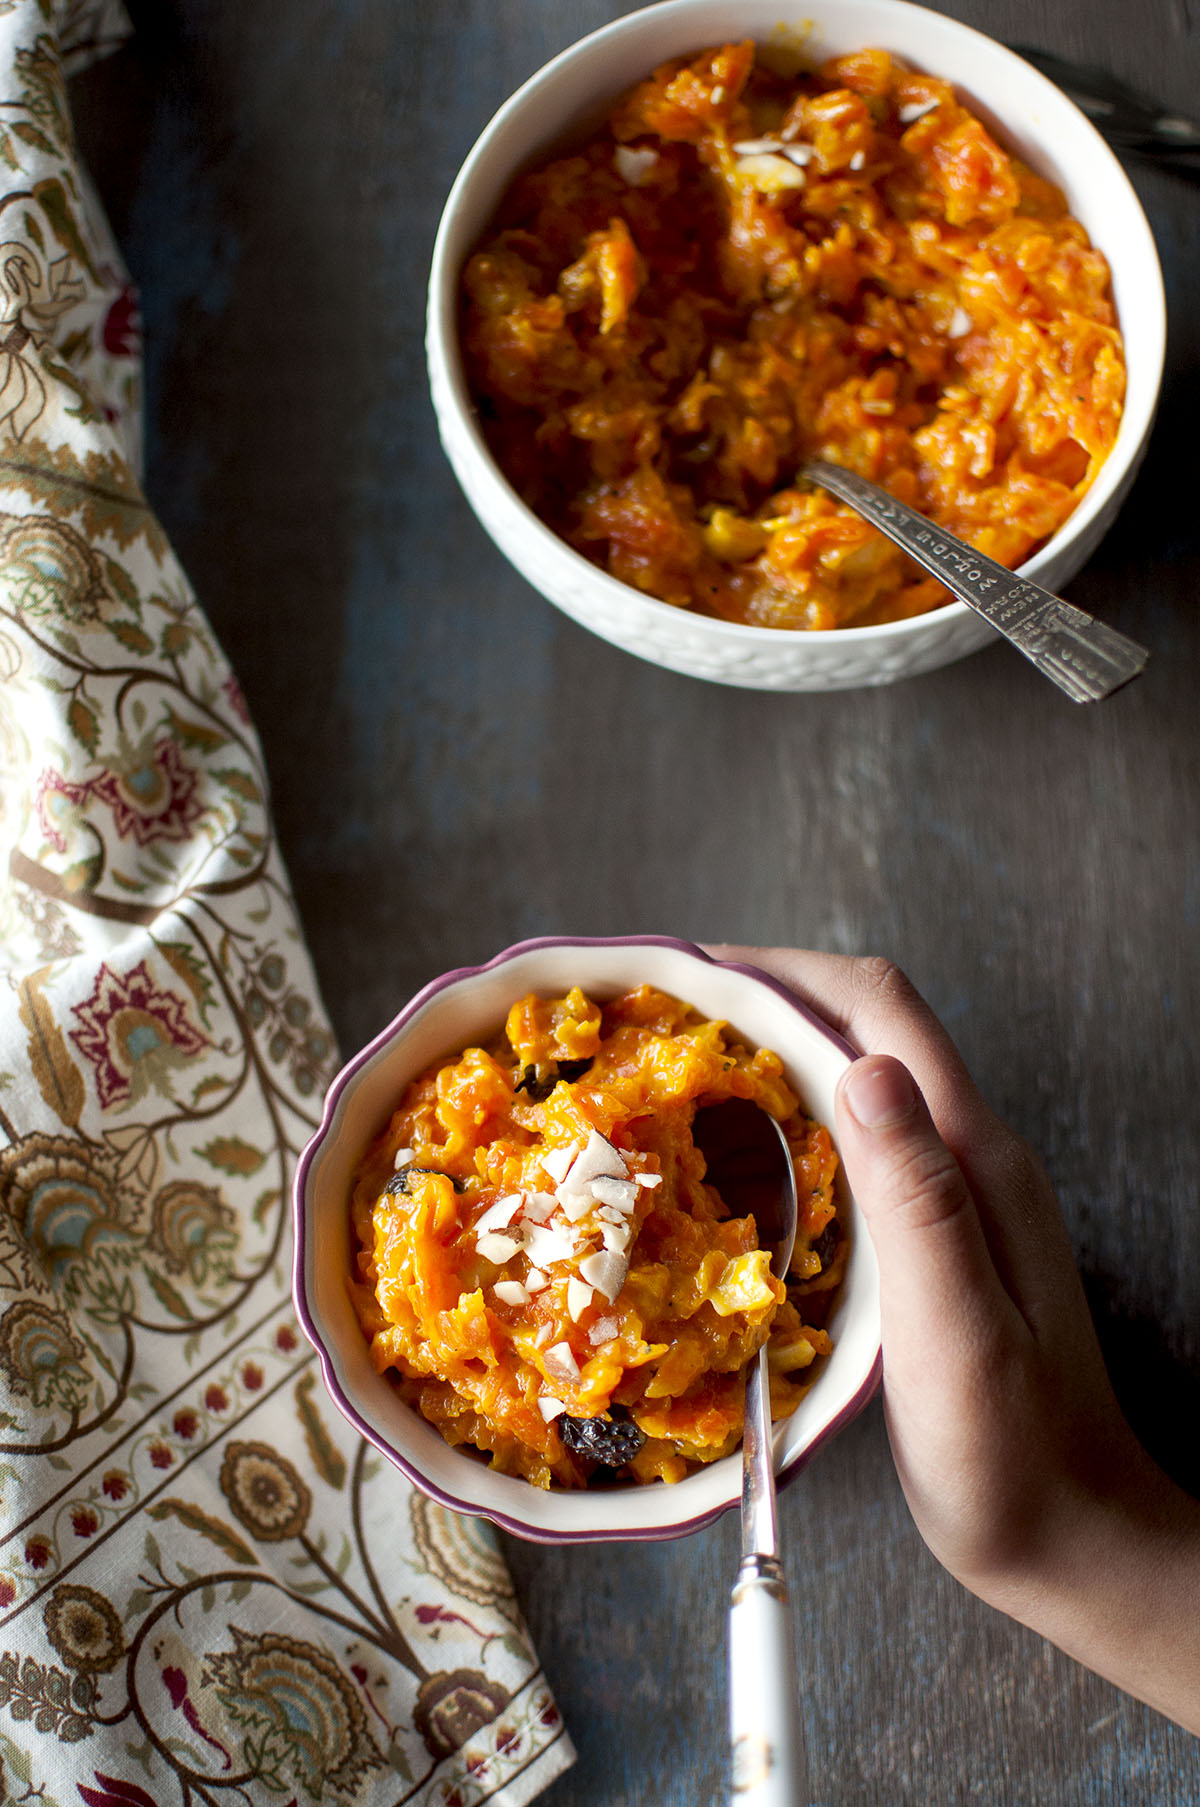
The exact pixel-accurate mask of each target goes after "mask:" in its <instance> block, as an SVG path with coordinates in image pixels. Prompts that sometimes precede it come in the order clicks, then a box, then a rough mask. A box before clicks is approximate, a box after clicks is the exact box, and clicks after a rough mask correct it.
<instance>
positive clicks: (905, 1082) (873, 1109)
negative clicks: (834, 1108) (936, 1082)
mask: <svg viewBox="0 0 1200 1807" xmlns="http://www.w3.org/2000/svg"><path fill="white" fill-rule="evenodd" d="M842 1090H843V1095H844V1097H845V1100H846V1103H847V1104H848V1105H849V1106H850V1112H851V1115H852V1116H853V1117H854V1119H855V1121H856V1122H857V1123H859V1124H861V1126H862V1127H863V1129H890V1128H893V1127H894V1126H895V1125H896V1124H898V1123H903V1122H905V1121H906V1120H907V1119H908V1118H909V1117H911V1116H912V1114H913V1111H914V1110H915V1109H916V1107H917V1089H916V1087H915V1086H914V1084H913V1082H912V1080H911V1079H910V1078H909V1075H908V1072H907V1070H906V1068H904V1067H902V1066H901V1065H900V1062H899V1061H898V1060H884V1061H876V1060H860V1061H858V1062H857V1063H856V1064H855V1065H854V1066H852V1067H851V1069H850V1071H849V1073H848V1074H847V1075H846V1079H845V1082H844V1085H843V1088H842Z"/></svg>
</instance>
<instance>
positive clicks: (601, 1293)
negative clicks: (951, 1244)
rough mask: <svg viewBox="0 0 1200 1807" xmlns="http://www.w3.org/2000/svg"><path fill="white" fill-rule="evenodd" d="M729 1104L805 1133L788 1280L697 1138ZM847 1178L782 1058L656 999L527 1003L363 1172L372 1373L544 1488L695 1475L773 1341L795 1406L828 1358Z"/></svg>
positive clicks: (417, 1105)
mask: <svg viewBox="0 0 1200 1807" xmlns="http://www.w3.org/2000/svg"><path fill="white" fill-rule="evenodd" d="M726 1098H748V1099H752V1100H753V1101H754V1102H755V1103H757V1104H759V1105H760V1106H762V1107H763V1108H764V1109H765V1110H766V1111H768V1112H769V1113H770V1114H771V1115H772V1116H773V1117H775V1118H776V1119H777V1120H778V1121H779V1122H780V1123H782V1124H783V1125H784V1128H785V1131H786V1134H787V1138H788V1143H789V1146H790V1148H791V1151H792V1157H793V1160H794V1162H795V1167H796V1175H797V1181H798V1186H799V1196H800V1221H799V1225H798V1230H797V1237H796V1249H795V1254H794V1256H793V1260H792V1267H791V1272H790V1274H789V1278H788V1282H787V1285H786V1286H785V1285H784V1283H783V1282H781V1281H779V1280H777V1279H775V1278H774V1276H773V1275H772V1273H771V1267H770V1256H769V1253H768V1252H767V1251H766V1250H764V1249H761V1248H759V1246H758V1239H757V1234H756V1230H755V1224H754V1219H753V1218H752V1217H745V1218H733V1217H731V1216H730V1215H729V1213H728V1211H727V1210H726V1208H725V1206H724V1204H723V1203H722V1201H721V1198H720V1196H719V1194H718V1193H717V1192H716V1190H715V1189H714V1187H712V1186H711V1185H709V1184H708V1183H706V1180H705V1161H704V1156H703V1155H702V1154H701V1152H700V1150H699V1149H698V1148H697V1147H696V1146H695V1144H694V1142H693V1140H692V1128H691V1126H692V1120H693V1117H694V1115H695V1112H696V1109H697V1107H698V1105H704V1104H712V1103H717V1102H719V1101H721V1100H723V1099H726ZM836 1168H837V1157H836V1155H835V1154H834V1152H833V1147H832V1144H831V1142H830V1139H829V1133H828V1131H827V1130H825V1129H823V1128H822V1127H821V1126H820V1125H819V1124H817V1123H814V1122H813V1121H811V1120H810V1119H809V1118H807V1117H806V1116H805V1115H804V1114H803V1112H802V1111H801V1109H800V1105H799V1100H798V1099H797V1097H796V1095H795V1093H794V1092H793V1091H792V1090H791V1089H790V1088H789V1086H788V1084H787V1082H786V1080H785V1079H784V1076H783V1067H782V1063H781V1062H780V1060H779V1058H778V1056H777V1055H775V1054H772V1053H770V1052H768V1051H767V1050H765V1049H759V1050H758V1051H756V1052H753V1051H751V1050H750V1049H748V1048H746V1047H744V1046H743V1045H742V1044H741V1043H740V1042H738V1041H737V1040H736V1039H735V1038H734V1036H733V1035H732V1034H731V1032H730V1030H729V1028H728V1025H727V1024H724V1023H720V1022H708V1021H706V1020H705V1019H704V1018H703V1017H701V1016H700V1015H698V1013H697V1012H696V1011H695V1010H693V1009H692V1008H691V1007H690V1006H689V1005H687V1004H684V1003H681V1002H680V1001H679V1000H678V999H677V998H673V997H669V996H668V995H667V994H666V993H664V992H661V991H656V990H654V989H652V988H651V987H649V986H641V987H639V988H638V989H636V990H634V991H630V992H627V993H626V994H625V995H624V996H623V997H619V998H617V999H616V1000H615V1001H614V1002H612V1003H609V1004H606V1005H604V1006H603V1007H601V1006H600V1005H598V1004H595V1003H593V1002H592V1001H591V999H589V998H588V997H586V996H585V995H584V994H583V992H581V991H579V990H571V991H569V992H568V993H567V995H566V996H565V997H562V998H540V997H536V996H533V995H530V996H528V997H525V998H522V999H521V1001H520V1002H519V1003H517V1004H514V1006H513V1007H512V1009H511V1011H510V1012H509V1016H508V1021H507V1024H506V1027H505V1033H504V1036H503V1038H502V1039H501V1040H499V1041H497V1042H496V1043H495V1044H494V1045H493V1046H492V1047H490V1048H486V1049H485V1048H467V1049H466V1050H465V1051H464V1052H463V1053H462V1054H460V1055H457V1056H454V1057H452V1058H450V1059H448V1060H447V1061H445V1062H444V1063H442V1064H440V1065H438V1066H436V1067H433V1068H431V1069H430V1070H429V1071H428V1072H427V1073H425V1074H423V1075H422V1077H421V1078H419V1079H417V1080H415V1081H414V1082H413V1083H412V1085H410V1086H409V1087H408V1089H407V1091H406V1092H405V1094H404V1097H403V1099H402V1100H401V1102H400V1107H399V1109H398V1110H397V1111H396V1113H395V1115H394V1117H393V1118H392V1120H391V1123H390V1124H389V1125H388V1128H387V1130H386V1131H385V1132H384V1134H383V1135H382V1136H381V1137H380V1139H379V1140H378V1142H377V1143H376V1144H375V1146H374V1147H373V1148H372V1149H371V1151H370V1153H369V1154H368V1156H367V1157H366V1159H365V1160H364V1161H363V1163H362V1165H361V1167H360V1168H359V1171H358V1174H357V1177H356V1181H355V1186H354V1192H353V1201H352V1212H353V1220H354V1227H355V1230H356V1232H357V1235H358V1241H359V1256H358V1266H359V1274H360V1279H359V1281H358V1282H357V1283H355V1284H354V1285H353V1295H354V1301H355V1306H356V1309H357V1311H358V1315H359V1318H360V1320H361V1322H362V1325H363V1329H364V1331H365V1333H366V1335H367V1337H368V1338H369V1339H370V1344H371V1356H372V1360H373V1361H374V1364H375V1367H376V1369H377V1370H378V1371H379V1372H381V1373H383V1372H385V1371H387V1370H388V1369H395V1370H397V1371H398V1374H399V1376H400V1383H399V1384H400V1387H401V1391H402V1393H403V1395H404V1397H405V1398H406V1399H407V1400H408V1401H409V1402H410V1403H411V1404H413V1405H414V1406H416V1407H417V1408H418V1409H419V1410H420V1411H421V1412H422V1413H423V1414H424V1416H425V1417H426V1418H427V1419H428V1420H429V1421H430V1423H432V1424H434V1425H436V1427H437V1428H438V1430H439V1431H441V1433H442V1435H443V1436H444V1437H445V1438H446V1439H447V1441H448V1442H450V1443H455V1444H474V1445H475V1446H476V1447H477V1448H478V1449H480V1450H482V1451H486V1452H487V1453H488V1454H489V1455H490V1456H491V1460H492V1465H493V1466H494V1467H496V1468H499V1469H501V1470H502V1471H504V1472H505V1473H508V1474H515V1475H522V1476H524V1478H525V1479H526V1480H528V1481H531V1482H532V1483H533V1484H534V1485H535V1486H538V1487H549V1486H550V1485H551V1484H554V1483H557V1484H558V1485H560V1486H563V1487H580V1486H584V1485H586V1483H587V1481H588V1480H589V1478H590V1477H591V1476H592V1474H594V1473H595V1472H596V1471H597V1470H598V1469H599V1470H600V1471H601V1472H603V1473H608V1474H610V1475H611V1474H616V1475H617V1476H619V1477H620V1478H625V1479H632V1480H636V1481H654V1480H664V1481H676V1480H679V1479H681V1478H682V1477H683V1476H684V1475H685V1474H687V1473H688V1472H689V1470H690V1468H691V1467H692V1466H693V1465H694V1464H696V1463H701V1462H712V1461H715V1460H716V1459H717V1458H718V1457H720V1456H724V1455H727V1454H728V1453H729V1452H730V1451H731V1450H732V1449H734V1448H735V1447H736V1445H737V1444H738V1442H739V1440H740V1438H741V1434H742V1422H743V1404H744V1389H745V1370H746V1364H747V1362H748V1361H749V1360H750V1359H751V1357H752V1356H754V1355H755V1354H756V1353H757V1351H758V1350H759V1349H760V1348H761V1346H762V1345H763V1343H767V1344H768V1359H769V1363H770V1371H771V1410H772V1413H773V1415H774V1416H775V1417H777V1418H778V1417H782V1416H786V1414H788V1413H789V1412H791V1411H792V1410H793V1409H794V1408H795V1406H796V1405H797V1404H798V1402H799V1400H800V1399H801V1398H802V1397H803V1395H804V1393H805V1391H806V1390H807V1387H808V1385H809V1384H810V1383H811V1380H812V1374H811V1373H810V1372H809V1370H810V1369H811V1367H812V1364H813V1362H814V1361H815V1359H816V1358H817V1356H819V1355H824V1354H827V1353H828V1352H829V1349H830V1342H829V1336H828V1333H827V1331H826V1330H825V1329H824V1328H823V1327H822V1326H823V1323H824V1319H825V1316H826V1313H827V1310H828V1307H829V1303H830V1301H831V1299H832V1296H833V1292H834V1289H835V1288H836V1287H837V1285H838V1284H839V1282H840V1279H841V1276H842V1271H843V1269H844V1266H845V1256H846V1248H845V1243H844V1242H843V1240H842V1238H841V1235H840V1230H839V1224H838V1218H837V1212H836V1203H835V1199H834V1187H833V1182H834V1175H835V1172H836Z"/></svg>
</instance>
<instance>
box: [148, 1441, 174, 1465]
mask: <svg viewBox="0 0 1200 1807" xmlns="http://www.w3.org/2000/svg"><path fill="white" fill-rule="evenodd" d="M174 1460H175V1457H174V1456H173V1455H172V1453H171V1451H170V1450H169V1449H168V1448H167V1446H166V1444H165V1443H152V1444H151V1445H150V1461H151V1463H152V1465H153V1466H154V1467H155V1468H170V1466H171V1464H172V1462H173V1461H174Z"/></svg>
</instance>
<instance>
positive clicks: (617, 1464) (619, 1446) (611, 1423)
mask: <svg viewBox="0 0 1200 1807" xmlns="http://www.w3.org/2000/svg"><path fill="white" fill-rule="evenodd" d="M558 1434H559V1436H560V1437H561V1438H562V1440H563V1443H564V1445H565V1447H566V1448H567V1449H569V1450H570V1452H571V1454H572V1455H573V1456H582V1457H583V1458H584V1460H585V1461H592V1462H600V1463H602V1464H603V1466H604V1467H605V1468H623V1467H624V1466H625V1464H626V1462H632V1461H633V1458H634V1457H635V1456H636V1455H637V1453H638V1451H639V1449H641V1447H642V1444H643V1443H644V1442H645V1441H646V1433H645V1431H644V1430H642V1428H641V1426H640V1425H637V1424H635V1423H634V1422H633V1419H632V1418H630V1417H629V1416H628V1415H627V1414H626V1413H625V1412H624V1411H623V1410H622V1408H621V1407H620V1406H614V1407H613V1415H612V1417H611V1418H565V1417H564V1418H560V1419H559V1420H558Z"/></svg>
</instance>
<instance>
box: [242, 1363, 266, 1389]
mask: <svg viewBox="0 0 1200 1807" xmlns="http://www.w3.org/2000/svg"><path fill="white" fill-rule="evenodd" d="M262 1383H263V1371H262V1369H261V1368H260V1367H259V1365H258V1363H257V1362H247V1363H246V1366H245V1367H244V1368H243V1369H242V1385H243V1386H244V1387H245V1389H246V1391H247V1392H248V1393H257V1392H258V1389H259V1388H260V1387H261V1386H262Z"/></svg>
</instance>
